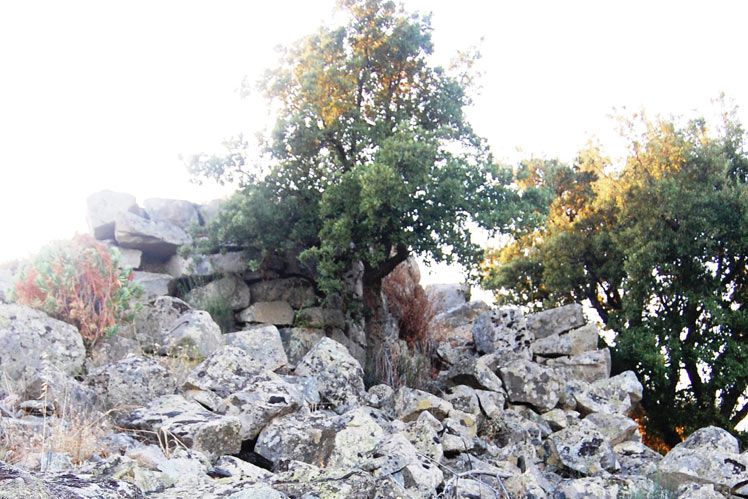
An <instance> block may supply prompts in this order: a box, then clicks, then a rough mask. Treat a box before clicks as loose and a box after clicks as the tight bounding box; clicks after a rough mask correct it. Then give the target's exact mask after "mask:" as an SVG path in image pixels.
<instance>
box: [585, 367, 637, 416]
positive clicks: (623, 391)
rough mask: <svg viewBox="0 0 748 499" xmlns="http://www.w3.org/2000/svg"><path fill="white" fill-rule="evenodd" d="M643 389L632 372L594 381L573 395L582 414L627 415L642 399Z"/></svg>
mask: <svg viewBox="0 0 748 499" xmlns="http://www.w3.org/2000/svg"><path fill="white" fill-rule="evenodd" d="M642 391H643V387H642V385H641V383H639V380H637V379H636V375H635V374H634V373H633V372H632V371H626V372H623V373H621V374H618V375H616V376H613V377H612V378H609V379H604V380H599V381H595V382H594V383H592V384H591V385H588V386H587V387H586V388H585V389H583V390H580V391H577V392H575V393H574V398H575V400H576V401H577V407H578V410H579V411H580V412H581V413H583V414H590V413H592V412H604V413H607V414H622V415H624V416H625V415H628V413H629V412H631V409H632V408H633V407H634V404H636V403H637V402H639V401H640V400H641V398H642Z"/></svg>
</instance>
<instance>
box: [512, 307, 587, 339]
mask: <svg viewBox="0 0 748 499" xmlns="http://www.w3.org/2000/svg"><path fill="white" fill-rule="evenodd" d="M525 321H526V324H527V329H529V330H530V331H531V332H533V333H534V334H535V338H545V337H547V336H551V335H554V334H561V333H565V332H566V331H568V330H570V329H575V328H578V327H582V326H584V323H585V320H584V314H583V313H582V306H581V305H580V304H578V303H573V304H571V305H564V306H563V307H558V308H552V309H550V310H543V311H542V312H536V313H534V314H530V315H528V316H527V317H526V318H525Z"/></svg>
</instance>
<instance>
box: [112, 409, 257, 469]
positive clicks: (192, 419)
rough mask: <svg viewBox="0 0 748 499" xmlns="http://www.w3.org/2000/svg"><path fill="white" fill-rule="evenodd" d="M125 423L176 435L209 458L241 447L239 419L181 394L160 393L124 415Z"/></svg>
mask: <svg viewBox="0 0 748 499" xmlns="http://www.w3.org/2000/svg"><path fill="white" fill-rule="evenodd" d="M124 424H125V425H126V426H127V427H130V428H135V429H139V430H147V431H153V432H156V434H160V435H161V436H162V439H163V438H172V437H176V438H177V439H179V441H180V442H181V443H182V444H184V445H186V446H187V447H189V448H191V449H195V450H197V451H199V452H202V453H204V454H205V455H206V456H208V457H209V458H214V457H219V456H224V455H227V454H237V453H239V451H240V450H241V438H240V433H241V428H242V424H241V422H240V421H239V420H238V419H237V418H235V417H231V416H221V415H218V414H215V413H213V412H210V411H208V410H206V409H205V408H204V407H202V406H201V405H200V404H197V403H195V402H191V401H188V400H186V399H185V398H184V397H182V396H181V395H164V396H162V397H159V398H157V399H154V400H152V401H151V403H149V404H148V406H147V407H144V408H141V409H135V410H134V411H132V412H131V413H130V414H129V416H127V418H126V421H125V423H124Z"/></svg>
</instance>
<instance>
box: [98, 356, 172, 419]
mask: <svg viewBox="0 0 748 499" xmlns="http://www.w3.org/2000/svg"><path fill="white" fill-rule="evenodd" d="M86 384H88V385H90V386H92V387H93V388H94V389H95V390H96V392H97V393H98V395H99V397H100V398H101V399H102V401H103V403H104V407H105V408H106V409H112V408H120V407H124V406H131V405H135V406H143V405H146V404H148V402H150V401H151V400H152V399H154V398H157V397H160V396H162V395H168V394H171V393H174V389H175V388H176V385H175V381H174V378H173V376H172V374H171V373H170V372H169V371H168V370H167V369H166V368H165V367H163V366H162V365H161V364H159V363H158V362H156V361H155V360H151V359H146V358H144V357H135V356H132V357H128V358H126V359H123V360H121V361H119V362H115V363H114V364H109V365H107V366H104V367H101V368H99V369H96V370H95V371H93V372H91V373H90V374H89V375H88V376H87V377H86Z"/></svg>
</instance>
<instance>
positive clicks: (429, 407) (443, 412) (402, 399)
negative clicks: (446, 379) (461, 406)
mask: <svg viewBox="0 0 748 499" xmlns="http://www.w3.org/2000/svg"><path fill="white" fill-rule="evenodd" d="M394 410H395V417H396V418H398V419H400V420H402V421H405V422H408V421H415V420H416V419H418V417H419V416H420V415H421V413H422V412H424V411H428V412H429V413H431V415H432V416H434V417H435V418H436V419H439V420H441V419H444V418H445V417H447V415H448V414H449V413H450V412H452V411H453V410H454V407H453V406H452V404H450V403H449V402H447V401H446V400H444V399H442V398H440V397H437V396H436V395H433V394H431V393H428V392H424V391H422V390H416V389H415V388H408V387H406V386H403V387H400V388H399V389H398V390H397V392H395V396H394Z"/></svg>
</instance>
